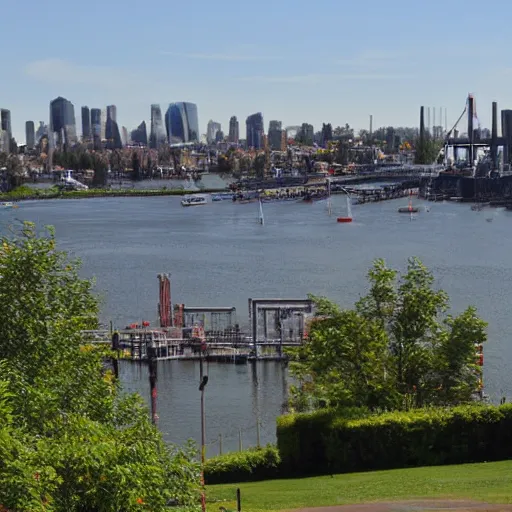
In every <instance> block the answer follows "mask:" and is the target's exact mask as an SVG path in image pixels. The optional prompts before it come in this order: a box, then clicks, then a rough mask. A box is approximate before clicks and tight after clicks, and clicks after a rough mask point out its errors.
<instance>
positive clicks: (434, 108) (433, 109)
mask: <svg viewBox="0 0 512 512" xmlns="http://www.w3.org/2000/svg"><path fill="white" fill-rule="evenodd" d="M432 115H433V116H434V119H433V121H432V135H433V136H434V139H435V138H436V107H433V108H432Z"/></svg>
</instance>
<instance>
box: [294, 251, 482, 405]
mask: <svg viewBox="0 0 512 512" xmlns="http://www.w3.org/2000/svg"><path fill="white" fill-rule="evenodd" d="M368 279H369V282H370V290H369V292H368V294H367V295H366V296H364V297H363V298H361V299H360V300H359V301H358V302H357V303H356V305H355V308H354V310H350V311H342V310H340V309H339V308H338V306H336V305H335V304H333V303H332V302H330V301H328V300H327V299H319V298H314V300H315V303H316V306H317V311H316V319H315V321H313V322H312V323H311V326H310V333H309V342H308V343H306V344H305V345H304V346H302V347H301V348H299V349H294V350H292V351H291V352H290V354H291V357H292V362H291V366H290V368H291V371H292V374H293V375H294V376H295V377H296V378H297V380H298V381H299V385H298V386H296V387H295V388H293V389H292V397H293V401H292V405H294V406H295V407H297V408H301V409H304V408H310V407H315V406H316V407H318V406H357V407H368V408H370V409H376V408H386V409H394V408H397V409H401V408H407V407H421V406H425V405H429V404H432V405H454V404H461V403H467V402H470V401H472V400H473V399H474V397H475V393H476V392H477V391H478V390H479V386H480V380H481V367H479V366H478V365H477V364H476V363H477V361H476V356H475V345H480V344H482V343H484V342H485V341H486V339H487V336H486V325H487V324H486V323H485V322H484V321H483V320H481V319H480V318H479V317H478V316H477V314H476V310H475V308H473V307H469V308H468V309H466V310H465V311H464V312H463V313H462V314H460V315H459V316H456V317H453V316H446V317H443V314H444V313H445V312H446V310H447V308H448V297H447V295H446V293H445V292H444V291H442V290H436V289H434V287H433V284H434V278H433V276H432V274H431V272H429V271H428V269H427V268H426V267H425V266H424V265H423V264H422V263H421V261H420V260H418V259H417V258H411V259H410V260H409V263H408V267H407V272H406V273H405V275H403V276H402V277H401V278H399V276H398V272H397V271H395V270H393V269H390V268H388V267H387V266H386V265H385V263H384V261H383V260H376V261H375V263H374V266H373V267H372V269H370V271H369V273H368Z"/></svg>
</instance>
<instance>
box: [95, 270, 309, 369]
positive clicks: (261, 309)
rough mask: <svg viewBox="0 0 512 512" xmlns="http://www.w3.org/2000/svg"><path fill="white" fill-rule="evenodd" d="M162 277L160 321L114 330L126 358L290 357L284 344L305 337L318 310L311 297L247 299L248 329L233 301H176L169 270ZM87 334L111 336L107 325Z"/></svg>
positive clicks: (238, 360)
mask: <svg viewBox="0 0 512 512" xmlns="http://www.w3.org/2000/svg"><path fill="white" fill-rule="evenodd" d="M158 282H159V303H158V317H159V324H160V325H159V327H158V328H155V327H151V325H150V323H149V322H145V321H144V322H142V323H141V324H131V325H129V326H127V327H126V328H125V329H122V330H119V331H116V346H117V347H118V348H119V350H121V351H123V355H124V357H125V358H127V359H131V360H138V361H145V360H148V359H150V358H151V357H155V358H156V359H178V360H179V359H182V360H183V359H186V360H190V359H191V360H195V359H202V358H205V359H206V360H209V361H218V362H233V363H237V364H240V363H247V361H249V360H274V361H275V360H286V358H287V357H286V354H285V352H284V350H283V349H284V348H286V347H293V346H299V345H300V344H302V343H303V341H304V332H305V325H306V323H307V322H308V320H309V319H310V318H311V317H312V316H313V313H314V308H313V303H312V301H311V300H309V299H249V329H247V330H243V329H242V328H241V327H240V325H239V324H238V322H237V317H236V309H235V308H234V307H196V306H193V307H192V306H186V305H185V304H183V303H176V304H173V303H172V301H171V281H170V276H169V275H168V274H159V275H158ZM85 334H86V335H87V336H86V338H87V339H88V340H89V341H93V342H94V341H95V342H104V343H110V341H109V340H110V338H111V336H112V333H110V332H108V331H88V332H86V333H85Z"/></svg>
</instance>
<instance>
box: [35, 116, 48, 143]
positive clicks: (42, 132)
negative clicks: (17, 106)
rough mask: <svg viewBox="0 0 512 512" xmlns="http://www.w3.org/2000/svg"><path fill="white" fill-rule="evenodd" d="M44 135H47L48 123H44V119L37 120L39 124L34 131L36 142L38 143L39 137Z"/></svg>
mask: <svg viewBox="0 0 512 512" xmlns="http://www.w3.org/2000/svg"><path fill="white" fill-rule="evenodd" d="M44 135H48V125H47V124H45V123H44V121H39V126H38V127H37V131H36V142H37V143H39V141H40V140H41V137H43V136H44Z"/></svg>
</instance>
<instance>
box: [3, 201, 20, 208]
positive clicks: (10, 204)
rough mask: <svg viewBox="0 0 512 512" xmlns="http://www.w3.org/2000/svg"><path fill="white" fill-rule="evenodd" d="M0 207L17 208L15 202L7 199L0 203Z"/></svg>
mask: <svg viewBox="0 0 512 512" xmlns="http://www.w3.org/2000/svg"><path fill="white" fill-rule="evenodd" d="M0 207H1V208H18V205H17V204H14V203H13V202H11V201H7V202H5V203H0Z"/></svg>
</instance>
